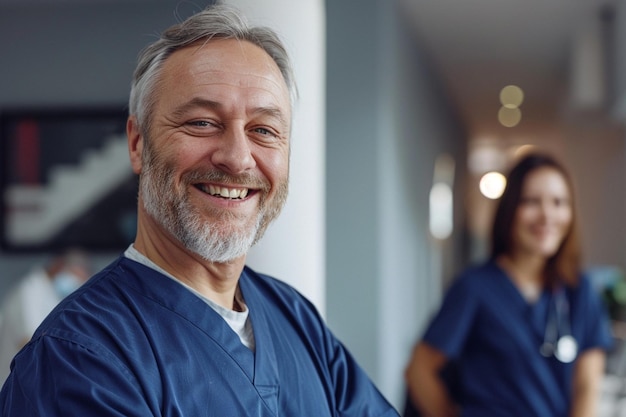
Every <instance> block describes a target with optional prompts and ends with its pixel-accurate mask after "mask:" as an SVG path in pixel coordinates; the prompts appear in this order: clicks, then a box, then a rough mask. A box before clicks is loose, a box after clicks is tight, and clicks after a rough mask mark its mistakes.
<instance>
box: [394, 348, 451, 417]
mask: <svg viewBox="0 0 626 417" xmlns="http://www.w3.org/2000/svg"><path fill="white" fill-rule="evenodd" d="M447 361H448V359H447V358H446V356H445V355H444V354H443V353H442V352H440V351H439V350H437V349H435V348H433V347H431V346H429V345H427V344H426V343H424V342H420V343H419V344H418V345H417V346H416V347H415V349H414V350H413V355H412V357H411V360H410V361H409V364H408V366H407V368H406V370H405V373H404V376H405V380H406V383H407V386H408V390H409V397H410V399H411V401H412V402H413V404H414V405H415V406H416V407H417V408H418V409H419V410H420V411H421V413H423V414H424V416H425V417H455V416H457V415H459V410H458V406H457V405H456V404H455V403H454V402H453V401H452V399H451V398H450V395H449V393H448V390H447V388H446V386H445V384H444V382H443V380H442V379H441V376H440V372H441V370H442V369H443V367H444V365H445V364H446V362H447Z"/></svg>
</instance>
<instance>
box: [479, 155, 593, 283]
mask: <svg viewBox="0 0 626 417" xmlns="http://www.w3.org/2000/svg"><path fill="white" fill-rule="evenodd" d="M540 168H550V169H554V170H555V171H557V172H559V173H560V174H561V175H562V176H563V178H564V179H565V182H566V183H567V186H568V188H569V194H570V204H571V207H572V222H571V225H570V229H569V231H568V233H567V234H566V236H565V238H564V239H563V242H562V243H561V247H560V248H559V249H558V251H557V252H556V253H555V254H554V256H552V257H551V258H550V259H548V262H547V263H546V267H545V269H544V282H545V283H546V285H547V286H550V287H552V286H554V285H555V284H557V283H558V282H562V283H565V284H566V285H570V286H574V285H576V284H577V283H578V278H579V273H580V262H581V260H580V258H581V250H580V239H579V233H578V225H577V213H576V204H575V201H574V186H573V182H572V179H571V177H570V175H569V173H568V171H567V170H566V169H565V167H564V166H563V165H562V164H561V163H560V162H559V161H558V160H557V159H555V158H554V157H553V156H551V155H547V154H541V153H532V154H529V155H526V156H524V157H523V158H522V159H521V160H520V161H519V162H518V163H517V164H516V165H515V166H514V167H513V168H512V169H511V171H510V172H509V175H508V176H507V184H506V188H505V190H504V193H503V194H502V197H501V198H500V202H499V204H498V208H497V210H496V214H495V217H494V221H493V227H492V230H491V256H492V258H493V259H495V258H497V257H498V256H500V255H503V254H507V253H510V252H511V250H512V245H513V241H512V240H513V224H514V221H515V214H516V211H517V208H518V206H519V204H520V200H521V196H522V191H523V187H524V183H525V181H526V179H527V177H528V174H530V173H531V172H533V171H535V170H537V169H540Z"/></svg>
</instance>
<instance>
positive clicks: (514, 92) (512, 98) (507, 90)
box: [500, 85, 524, 109]
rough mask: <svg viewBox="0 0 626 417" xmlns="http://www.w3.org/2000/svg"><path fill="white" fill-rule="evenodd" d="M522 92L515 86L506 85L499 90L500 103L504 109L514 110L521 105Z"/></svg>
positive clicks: (522, 99)
mask: <svg viewBox="0 0 626 417" xmlns="http://www.w3.org/2000/svg"><path fill="white" fill-rule="evenodd" d="M523 101H524V91H522V89H521V88H519V87H518V86H516V85H507V86H506V87H504V88H503V89H502V90H500V103H502V105H503V106H504V107H506V108H509V109H514V108H516V107H519V106H521V105H522V102H523Z"/></svg>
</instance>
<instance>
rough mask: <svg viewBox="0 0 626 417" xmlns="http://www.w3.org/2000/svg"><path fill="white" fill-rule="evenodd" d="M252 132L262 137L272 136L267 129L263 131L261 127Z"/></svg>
mask: <svg viewBox="0 0 626 417" xmlns="http://www.w3.org/2000/svg"><path fill="white" fill-rule="evenodd" d="M254 131H255V132H257V133H260V134H262V135H274V134H273V133H272V132H271V131H270V130H269V129H265V128H263V127H257V128H255V129H254Z"/></svg>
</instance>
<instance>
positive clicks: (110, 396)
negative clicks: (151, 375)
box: [0, 336, 155, 417]
mask: <svg viewBox="0 0 626 417" xmlns="http://www.w3.org/2000/svg"><path fill="white" fill-rule="evenodd" d="M29 350H35V351H36V352H29ZM15 361H16V365H17V366H16V368H15V370H14V371H13V372H12V373H11V374H10V375H9V378H8V379H7V381H6V382H5V385H4V387H3V389H2V392H1V395H0V410H1V414H2V416H6V417H29V416H33V417H34V416H44V415H45V416H48V417H56V416H58V417H61V416H63V417H82V416H92V417H98V416H102V417H104V416H107V417H115V416H119V417H122V416H125V417H132V416H136V417H139V416H142V417H147V416H152V415H155V414H154V413H153V412H152V410H150V408H149V407H148V405H147V403H146V402H145V400H144V399H143V396H142V395H141V394H142V393H141V391H140V389H139V386H138V384H137V383H136V381H135V380H134V378H133V377H132V375H131V374H130V372H129V371H128V369H126V368H125V367H124V366H123V365H122V364H121V363H120V362H119V361H118V360H117V359H116V358H114V357H113V356H112V355H110V354H108V352H107V351H105V350H100V351H98V350H96V349H94V346H91V347H87V346H85V345H84V344H82V345H81V344H79V343H76V342H75V341H70V340H67V339H64V338H62V337H58V336H43V337H40V338H39V339H37V340H36V341H34V342H31V343H30V344H29V345H27V347H26V348H25V350H24V351H23V352H22V353H21V354H19V355H18V356H17V357H16V358H15ZM50 364H54V366H50ZM59 398H62V399H63V401H59Z"/></svg>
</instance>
